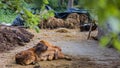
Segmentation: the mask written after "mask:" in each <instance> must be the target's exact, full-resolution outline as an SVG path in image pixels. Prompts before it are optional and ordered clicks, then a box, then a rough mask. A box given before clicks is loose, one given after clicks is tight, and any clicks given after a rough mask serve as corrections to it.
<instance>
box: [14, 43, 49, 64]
mask: <svg viewBox="0 0 120 68" xmlns="http://www.w3.org/2000/svg"><path fill="white" fill-rule="evenodd" d="M47 48H48V47H47V46H44V45H43V44H41V43H38V44H37V45H36V46H34V47H33V48H30V49H28V50H25V51H21V52H20V53H18V54H16V55H15V61H16V63H17V64H21V65H28V64H32V63H35V62H37V59H38V56H37V53H38V51H39V53H41V52H44V51H46V50H47Z"/></svg>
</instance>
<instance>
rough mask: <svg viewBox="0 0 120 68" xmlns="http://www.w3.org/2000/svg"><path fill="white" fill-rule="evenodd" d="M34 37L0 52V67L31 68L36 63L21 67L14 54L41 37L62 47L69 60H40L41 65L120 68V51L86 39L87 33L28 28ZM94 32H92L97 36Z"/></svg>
mask: <svg viewBox="0 0 120 68" xmlns="http://www.w3.org/2000/svg"><path fill="white" fill-rule="evenodd" d="M28 31H30V32H32V33H33V34H34V38H33V39H32V40H31V42H30V43H27V44H26V45H25V46H18V47H16V48H15V49H14V50H11V51H8V52H6V53H1V54H0V68H34V66H35V65H27V66H22V65H18V64H16V63H15V60H14V56H15V54H16V53H18V52H20V51H23V50H26V49H28V48H30V47H33V46H34V45H35V44H37V43H38V42H39V41H40V40H47V41H49V42H51V43H53V44H55V45H57V46H59V47H61V48H62V51H63V53H64V54H66V55H69V56H70V57H71V58H72V60H71V61H68V60H64V59H59V60H53V61H40V62H39V64H40V66H41V68H120V53H118V52H117V51H116V50H114V49H112V48H111V49H108V48H102V47H100V45H99V44H98V42H97V41H94V40H92V39H91V40H87V36H88V32H80V31H79V30H78V29H69V30H68V32H67V33H59V32H56V29H55V30H48V29H45V30H40V33H36V32H35V31H34V30H28ZM96 34H97V31H94V32H92V35H93V36H96Z"/></svg>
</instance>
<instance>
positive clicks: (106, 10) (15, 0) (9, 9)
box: [0, 0, 120, 50]
mask: <svg viewBox="0 0 120 68" xmlns="http://www.w3.org/2000/svg"><path fill="white" fill-rule="evenodd" d="M68 1H69V0H1V1H0V7H1V8H0V22H6V23H11V22H12V21H13V20H14V19H15V17H16V16H17V15H18V14H19V13H20V12H21V11H22V12H24V13H25V15H23V18H24V19H25V20H26V23H27V24H26V25H27V26H30V27H31V28H36V27H35V26H36V25H37V24H38V23H37V22H38V21H39V20H40V16H38V15H33V14H32V13H31V12H29V9H30V8H32V7H37V8H39V9H40V12H41V11H42V10H41V9H44V7H45V5H49V6H50V7H52V8H53V9H54V10H55V11H57V12H62V11H65V10H66V9H67V6H68ZM73 1H74V7H77V8H85V9H89V10H91V11H92V13H91V16H93V17H94V18H96V15H97V18H98V22H99V25H102V26H103V25H104V23H105V22H106V21H107V20H110V21H111V18H112V19H114V21H111V22H110V24H111V25H114V26H112V29H113V32H111V33H110V35H108V36H106V37H103V39H102V41H101V43H102V45H105V44H107V43H108V42H110V39H111V38H112V40H113V41H112V43H113V45H114V47H115V48H117V49H119V50H120V38H119V35H120V0H73ZM42 12H43V11H42ZM44 14H45V13H44ZM41 15H42V16H43V17H46V16H44V15H43V14H41ZM49 15H51V14H48V15H47V16H49ZM115 22H118V23H116V24H114V23H115ZM31 25H32V26H31ZM103 27H104V26H103Z"/></svg>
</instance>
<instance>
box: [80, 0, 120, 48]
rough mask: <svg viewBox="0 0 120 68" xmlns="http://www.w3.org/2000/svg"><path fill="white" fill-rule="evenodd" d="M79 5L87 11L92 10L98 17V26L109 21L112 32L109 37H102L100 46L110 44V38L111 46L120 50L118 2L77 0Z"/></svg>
mask: <svg viewBox="0 0 120 68" xmlns="http://www.w3.org/2000/svg"><path fill="white" fill-rule="evenodd" d="M79 3H80V4H81V5H80V6H85V7H86V8H87V9H94V11H95V12H96V14H97V16H98V21H99V25H102V26H103V24H104V23H105V21H107V20H110V21H111V25H112V28H113V29H114V31H113V33H110V34H109V36H105V37H103V38H102V40H101V44H102V45H106V44H107V43H108V42H111V41H110V39H111V38H112V44H113V45H114V47H115V48H117V49H118V50H120V39H119V38H120V36H118V35H119V33H120V29H119V28H120V27H119V26H120V5H119V4H120V0H84V1H83V0H79ZM111 18H112V19H114V21H112V19H111ZM115 24H116V25H115Z"/></svg>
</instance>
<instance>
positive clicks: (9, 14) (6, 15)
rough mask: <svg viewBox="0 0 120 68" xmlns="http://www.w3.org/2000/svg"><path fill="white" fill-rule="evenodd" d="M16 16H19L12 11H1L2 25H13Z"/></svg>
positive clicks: (0, 19) (0, 21)
mask: <svg viewBox="0 0 120 68" xmlns="http://www.w3.org/2000/svg"><path fill="white" fill-rule="evenodd" d="M16 16H17V14H16V13H14V12H13V11H11V10H4V9H0V23H2V22H6V23H12V21H13V20H14V19H15V17H16Z"/></svg>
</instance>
